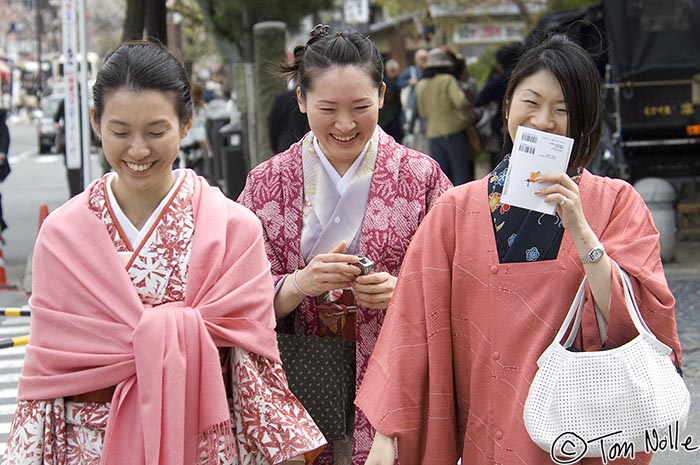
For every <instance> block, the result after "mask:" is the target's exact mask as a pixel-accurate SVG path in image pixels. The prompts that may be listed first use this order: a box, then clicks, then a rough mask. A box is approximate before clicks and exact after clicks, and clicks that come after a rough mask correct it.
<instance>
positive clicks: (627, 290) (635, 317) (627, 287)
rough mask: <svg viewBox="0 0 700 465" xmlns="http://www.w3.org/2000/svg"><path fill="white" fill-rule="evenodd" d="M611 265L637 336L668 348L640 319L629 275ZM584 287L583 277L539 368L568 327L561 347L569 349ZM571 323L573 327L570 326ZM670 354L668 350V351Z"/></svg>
mask: <svg viewBox="0 0 700 465" xmlns="http://www.w3.org/2000/svg"><path fill="white" fill-rule="evenodd" d="M611 262H612V263H613V266H614V268H615V269H617V270H618V273H619V274H620V277H621V278H622V288H623V292H624V295H625V305H626V307H627V311H628V312H629V315H630V318H631V319H632V322H633V323H634V327H635V328H637V331H638V332H639V334H643V335H646V336H648V337H650V338H651V339H652V340H654V341H657V342H658V343H659V344H661V345H663V346H664V347H666V348H668V346H666V345H665V344H663V343H662V342H661V341H659V340H658V339H657V338H656V336H654V333H652V332H651V330H650V329H649V327H648V326H647V324H646V322H645V321H644V319H643V318H642V314H641V312H640V311H639V307H638V306H637V300H636V298H635V296H634V290H633V288H632V282H631V281H630V278H629V275H628V274H627V273H626V272H625V271H624V270H623V269H622V268H621V267H620V266H619V265H618V264H617V263H615V262H614V261H611ZM585 286H586V276H584V277H583V280H581V285H580V286H579V288H578V291H577V292H576V296H575V297H574V300H573V302H572V303H571V307H569V311H568V312H567V314H566V318H564V322H563V323H562V325H561V327H560V328H559V331H558V332H557V335H556V336H555V337H554V340H553V341H552V343H551V344H550V345H549V347H547V349H546V350H545V351H544V352H543V353H542V355H540V358H539V359H537V365H538V366H541V364H542V363H544V361H545V360H546V358H547V356H548V354H549V353H550V351H551V350H552V349H553V348H554V347H555V346H557V345H559V344H560V341H561V340H562V338H563V337H564V334H566V332H567V330H568V329H569V326H571V331H570V332H569V335H568V337H567V338H566V341H564V343H563V344H561V345H562V346H563V347H565V348H568V347H570V346H571V345H572V344H573V342H574V339H575V338H576V334H578V330H579V328H580V326H581V320H582V318H583V303H584V298H583V297H584V291H585ZM572 321H573V325H572V324H571V323H572ZM669 352H670V349H669Z"/></svg>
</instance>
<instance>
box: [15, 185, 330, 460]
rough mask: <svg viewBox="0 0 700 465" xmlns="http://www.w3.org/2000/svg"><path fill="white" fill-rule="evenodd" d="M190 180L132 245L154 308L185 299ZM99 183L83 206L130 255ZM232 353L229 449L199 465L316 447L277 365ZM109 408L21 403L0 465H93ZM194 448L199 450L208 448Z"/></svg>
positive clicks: (137, 281) (142, 287)
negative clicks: (146, 233)
mask: <svg viewBox="0 0 700 465" xmlns="http://www.w3.org/2000/svg"><path fill="white" fill-rule="evenodd" d="M191 176H194V174H192V173H191V172H187V174H186V178H185V179H184V181H183V183H182V185H181V187H180V188H179V190H178V191H177V192H176V193H175V197H174V199H173V201H172V202H171V203H170V205H169V206H168V207H167V208H166V210H165V211H164V212H163V213H162V215H161V218H160V219H159V220H158V221H159V222H158V224H157V226H156V228H155V230H154V232H153V234H151V235H150V237H149V238H147V239H145V241H144V245H143V247H141V248H140V249H139V247H138V245H137V246H136V250H137V252H138V256H137V257H136V258H135V259H134V260H133V263H132V265H131V267H130V268H129V270H128V271H129V276H130V277H131V279H132V282H133V283H134V287H135V288H136V290H137V291H138V293H139V295H140V296H141V299H142V301H143V302H144V303H151V304H153V305H158V304H161V303H166V302H173V301H177V300H182V298H183V297H184V291H185V287H186V284H187V274H186V273H187V265H188V263H189V257H190V250H191V242H192V241H191V239H192V234H193V232H194V228H195V225H194V215H193V211H192V202H191V197H192V192H193V186H194V184H193V178H191ZM105 181H106V177H103V178H102V179H101V180H100V181H98V182H97V183H96V184H95V187H94V188H93V190H92V191H91V192H90V198H89V205H90V209H91V210H92V211H93V212H94V213H95V214H96V215H97V217H98V218H100V219H101V220H102V222H103V223H104V224H105V226H106V227H107V230H108V231H109V234H110V237H112V240H113V242H114V245H115V247H116V249H117V251H119V252H129V250H128V247H127V245H126V243H125V242H124V240H123V238H122V237H121V235H120V233H119V230H118V227H117V225H116V223H115V222H114V219H113V218H112V216H111V214H110V213H109V210H108V208H107V200H106V198H105V195H104V194H105V190H104V182H105ZM166 270H170V272H167V271H166ZM222 350H228V349H222ZM231 350H232V352H233V354H234V356H233V357H231V360H232V362H231V363H232V373H233V375H232V379H231V385H232V392H233V393H234V396H233V398H234V399H235V400H230V402H231V403H232V410H231V423H232V424H233V425H234V435H235V438H236V444H234V445H233V446H234V447H233V448H232V447H231V444H228V443H225V442H224V439H225V438H226V437H228V436H226V435H223V434H221V435H218V436H216V438H220V439H221V441H219V442H220V444H218V450H219V454H218V457H215V458H214V460H213V461H212V460H211V458H210V457H208V456H207V455H206V454H202V455H201V457H200V460H199V464H198V465H243V464H246V465H248V464H251V465H252V464H255V465H258V464H268V463H269V464H274V463H279V462H281V461H284V460H286V459H288V458H291V457H294V456H297V455H301V454H303V453H304V452H308V451H310V450H314V449H317V448H319V447H321V446H323V444H324V443H325V439H324V438H323V436H322V435H321V434H320V432H319V431H318V429H317V428H316V426H315V424H314V423H313V420H312V419H311V417H310V416H309V414H308V413H307V412H306V410H304V408H303V407H302V406H301V403H299V401H298V400H297V399H296V397H294V396H293V395H292V393H291V392H290V391H289V388H288V386H287V380H286V377H285V375H284V372H283V370H282V365H281V364H279V363H273V362H271V361H269V360H267V359H266V358H264V357H261V356H258V355H256V354H250V353H248V352H247V351H245V350H243V349H240V348H232V349H231ZM224 359H225V360H228V358H227V357H225V358H224ZM109 407H110V404H109V403H85V402H66V401H65V400H64V399H63V398H60V399H52V400H35V401H20V402H19V403H18V406H17V410H16V412H15V415H14V418H13V421H12V425H11V427H10V433H9V439H8V443H7V449H6V461H5V462H4V463H3V465H64V464H66V463H71V464H78V463H79V464H81V465H99V463H100V455H101V450H102V441H103V438H104V432H105V429H106V427H107V420H108V417H109ZM262 413H264V415H262ZM206 437H207V438H209V439H210V440H211V436H206ZM200 440H204V438H200ZM215 440H218V439H215ZM201 446H202V444H200V450H206V449H207V447H201ZM232 451H235V452H236V453H237V456H233V454H232Z"/></svg>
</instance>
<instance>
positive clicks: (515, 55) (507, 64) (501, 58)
mask: <svg viewBox="0 0 700 465" xmlns="http://www.w3.org/2000/svg"><path fill="white" fill-rule="evenodd" d="M522 53H523V46H522V44H521V43H520V42H511V43H509V44H507V45H504V46H503V47H501V48H500V49H498V51H497V52H496V63H498V64H499V65H501V68H502V69H503V71H512V70H513V68H515V65H517V64H518V60H519V59H520V55H521V54H522Z"/></svg>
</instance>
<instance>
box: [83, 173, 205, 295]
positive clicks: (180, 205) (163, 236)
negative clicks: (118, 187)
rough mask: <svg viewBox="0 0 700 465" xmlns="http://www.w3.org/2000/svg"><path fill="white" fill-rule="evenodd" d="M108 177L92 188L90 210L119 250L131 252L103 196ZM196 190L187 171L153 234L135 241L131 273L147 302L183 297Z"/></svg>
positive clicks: (192, 230)
mask: <svg viewBox="0 0 700 465" xmlns="http://www.w3.org/2000/svg"><path fill="white" fill-rule="evenodd" d="M107 176H109V175H106V176H104V177H103V178H102V179H100V180H99V181H98V183H97V184H96V185H95V188H94V189H93V190H92V191H91V195H90V209H91V210H92V212H93V213H95V215H97V217H98V218H100V219H101V220H102V222H103V223H104V224H105V226H106V227H107V231H108V232H109V235H110V237H112V240H113V241H114V245H115V247H116V248H117V252H132V251H131V250H129V248H128V246H127V244H126V243H125V242H124V239H123V238H122V237H121V235H120V234H119V228H118V227H117V224H116V222H115V220H114V218H112V216H111V215H110V213H109V209H108V208H107V204H108V202H109V199H108V198H107V196H106V195H104V194H105V188H106V182H107ZM193 190H194V182H193V179H192V177H191V175H190V174H189V173H187V174H185V179H184V180H183V182H182V185H181V186H180V188H179V189H178V190H177V192H175V195H174V197H173V199H172V202H171V203H170V205H169V206H168V207H167V208H166V209H165V210H164V211H163V212H162V213H161V217H160V218H159V219H158V220H156V222H157V226H156V228H155V230H154V231H153V233H152V234H151V235H149V236H148V237H146V238H145V239H144V240H143V243H142V244H133V246H134V252H137V253H138V255H137V256H136V257H135V258H134V260H133V262H132V264H131V266H130V267H129V269H128V273H129V277H130V278H131V281H132V282H133V283H134V287H135V288H136V292H138V294H139V296H140V297H141V301H142V302H143V303H145V304H151V305H157V304H161V303H166V302H178V301H181V300H183V299H184V296H185V284H186V283H187V264H188V262H189V257H190V250H191V246H192V234H193V233H194V215H193V212H192V202H191V199H192V191H193Z"/></svg>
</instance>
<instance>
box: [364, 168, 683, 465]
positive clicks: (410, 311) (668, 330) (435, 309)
mask: <svg viewBox="0 0 700 465" xmlns="http://www.w3.org/2000/svg"><path fill="white" fill-rule="evenodd" d="M487 181H488V178H484V179H481V180H479V181H475V182H472V183H469V184H466V185H464V186H460V187H458V188H455V189H453V190H451V191H450V192H448V193H447V194H446V195H444V196H443V197H442V198H441V199H440V201H439V202H438V204H437V205H435V206H434V207H433V209H432V210H431V212H430V214H429V215H428V217H427V218H426V219H425V221H424V222H423V223H422V225H421V227H420V229H419V231H418V232H417V233H416V235H415V237H414V239H413V242H412V243H411V247H410V248H409V250H408V252H407V255H406V259H405V260H404V266H403V268H402V270H401V275H400V277H399V281H398V286H397V289H396V291H395V293H394V297H393V299H392V301H391V305H390V307H389V309H388V312H387V317H386V320H385V322H384V326H383V328H382V332H381V335H380V337H379V341H378V342H377V346H376V349H375V351H374V354H373V356H372V359H371V361H370V364H369V368H368V369H367V373H366V374H365V379H364V382H363V384H362V386H361V388H360V390H359V392H358V395H357V398H356V401H355V402H356V405H358V406H359V407H360V408H361V409H362V411H364V412H365V414H366V415H367V417H368V418H369V420H370V422H371V423H372V425H374V426H375V427H376V428H377V429H378V430H379V431H381V432H382V433H383V434H385V435H388V436H391V437H397V438H398V448H399V460H400V462H401V465H419V464H426V465H427V464H429V465H454V464H455V463H456V461H457V459H458V458H461V459H462V463H463V464H465V465H486V464H506V465H542V464H546V463H551V460H550V458H549V454H548V452H545V451H544V450H542V449H540V448H539V447H538V446H537V445H536V444H535V443H533V442H532V441H531V440H530V438H529V436H528V434H527V431H526V430H525V426H524V424H523V405H524V402H525V398H526V397H527V393H528V389H529V386H530V383H531V381H532V379H533V377H534V374H535V372H536V370H537V364H536V360H537V358H538V357H539V355H540V354H541V353H542V351H543V350H544V349H545V348H546V347H547V346H548V344H549V343H550V342H551V341H552V339H553V338H554V335H555V334H556V332H557V330H558V329H559V327H560V325H561V323H562V321H563V319H564V315H565V314H566V311H567V310H568V308H569V305H570V304H571V301H572V300H573V297H574V294H575V293H576V290H577V288H578V286H579V284H580V283H581V279H582V278H583V265H582V264H581V261H580V260H579V258H578V253H577V251H576V248H575V246H574V244H573V242H572V240H571V237H570V236H569V234H568V233H565V234H564V237H563V240H562V244H561V248H560V250H559V254H558V257H557V259H556V260H551V261H538V262H532V263H499V259H498V251H497V248H496V243H495V237H494V228H493V223H492V219H491V211H490V209H489V208H490V207H489V200H488V198H487V190H488V187H487ZM579 187H580V192H581V201H582V204H583V209H584V214H585V216H586V219H587V220H588V221H589V223H590V225H591V227H592V228H593V231H595V233H596V235H597V236H598V237H599V238H600V241H601V242H602V243H603V245H604V246H605V249H606V251H607V253H608V254H609V256H610V258H611V259H612V260H614V261H615V262H616V263H618V264H619V265H620V266H621V267H622V268H623V269H624V270H625V271H627V273H628V274H629V275H630V276H631V277H632V279H633V282H634V291H635V294H636V296H637V299H638V302H639V307H640V309H641V311H642V314H643V317H644V319H645V320H646V322H647V324H648V325H649V327H650V328H651V329H652V331H654V333H655V334H656V335H657V336H658V337H659V338H660V339H661V340H662V341H663V342H664V343H665V344H667V345H669V346H670V347H672V348H673V349H675V351H676V353H677V354H678V356H679V357H680V351H681V348H680V344H679V341H678V335H677V332H676V322H675V318H674V305H675V300H674V298H673V296H672V295H671V292H670V291H669V288H668V286H667V283H666V278H665V276H664V272H663V268H662V265H661V259H660V255H659V234H658V232H657V230H656V229H655V228H654V225H653V223H652V220H651V216H650V214H649V210H648V209H647V207H646V205H645V204H644V202H643V201H642V199H641V198H640V196H639V195H638V194H637V193H636V191H635V190H634V189H633V188H632V186H630V185H629V184H628V183H626V182H624V181H621V180H613V179H609V178H602V177H598V176H594V175H592V174H591V173H589V172H587V171H584V173H583V176H582V178H581V181H580V184H579ZM494 208H497V206H495V207H494ZM588 292H589V294H590V291H588ZM588 297H589V300H588V302H587V307H586V309H585V315H584V321H583V323H582V336H581V335H579V339H580V340H579V344H580V345H582V346H583V348H584V349H585V350H596V349H599V348H600V347H601V340H600V335H599V330H598V326H597V321H596V317H595V314H594V309H593V306H592V304H591V303H590V295H589V296H588ZM636 335H637V333H636V330H635V328H634V326H633V324H632V321H631V320H630V318H629V315H628V314H627V310H626V308H625V305H624V298H623V294H622V290H621V283H620V282H618V280H617V279H616V280H614V281H613V289H612V297H611V311H610V317H609V320H608V327H607V341H606V345H607V346H619V345H621V344H623V343H625V342H627V341H629V340H631V339H632V338H633V337H635V336H636ZM649 460H650V457H649V456H648V455H647V454H643V453H637V454H636V458H635V460H625V459H622V460H618V461H616V462H614V463H616V464H618V463H620V464H632V463H634V464H637V465H639V464H646V463H648V462H649ZM584 463H587V464H594V463H601V460H600V459H586V460H584Z"/></svg>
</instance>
